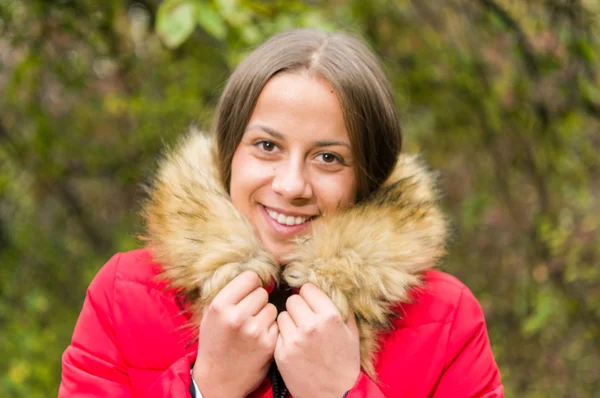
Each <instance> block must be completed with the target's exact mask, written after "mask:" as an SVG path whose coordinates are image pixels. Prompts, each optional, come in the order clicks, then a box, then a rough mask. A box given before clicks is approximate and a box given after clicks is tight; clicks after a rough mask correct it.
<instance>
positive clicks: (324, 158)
mask: <svg viewBox="0 0 600 398" xmlns="http://www.w3.org/2000/svg"><path fill="white" fill-rule="evenodd" d="M319 158H320V159H321V162H323V163H328V164H331V163H343V161H342V160H341V159H340V157H339V156H337V155H334V154H333V153H329V152H324V153H321V154H320V155H319Z"/></svg>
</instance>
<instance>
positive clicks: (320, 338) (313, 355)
mask: <svg viewBox="0 0 600 398" xmlns="http://www.w3.org/2000/svg"><path fill="white" fill-rule="evenodd" d="M286 307H287V312H282V313H281V314H279V317H278V318H277V324H278V325H279V337H278V338H277V345H276V346H275V361H276V362H277V367H278V369H279V371H280V373H281V376H282V377H283V380H284V381H285V384H286V386H287V387H288V389H289V390H290V393H291V394H292V395H293V396H294V397H295V398H304V397H332V398H341V397H342V395H344V393H345V392H346V391H348V390H349V389H351V388H352V386H354V384H355V383H356V380H358V377H359V375H360V349H359V335H358V329H357V326H356V320H355V319H354V314H351V315H350V317H349V319H348V321H346V322H344V320H343V319H342V317H341V315H340V313H339V311H338V309H337V308H336V307H335V305H334V304H333V303H332V302H331V300H330V299H329V297H327V295H326V294H325V293H324V292H323V291H322V290H321V289H319V288H318V287H316V286H315V285H312V284H310V283H308V284H306V285H303V286H302V288H301V289H300V294H299V295H293V296H291V297H290V298H289V299H288V300H287V303H286Z"/></svg>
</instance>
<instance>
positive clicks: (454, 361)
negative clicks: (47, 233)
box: [59, 250, 503, 398]
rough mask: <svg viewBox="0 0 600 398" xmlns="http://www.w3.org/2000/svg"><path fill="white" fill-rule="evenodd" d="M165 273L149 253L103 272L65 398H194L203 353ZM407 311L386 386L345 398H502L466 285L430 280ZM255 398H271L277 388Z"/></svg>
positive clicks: (381, 365) (394, 335) (381, 368)
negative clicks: (194, 372) (161, 275)
mask: <svg viewBox="0 0 600 398" xmlns="http://www.w3.org/2000/svg"><path fill="white" fill-rule="evenodd" d="M158 271H159V266H158V265H157V264H155V263H153V262H152V259H151V257H150V255H149V253H148V251H145V250H139V251H133V252H129V253H124V254H118V255H116V256H114V257H113V258H112V259H111V260H110V261H109V262H108V263H107V264H106V265H105V266H104V267H103V268H102V269H101V270H100V272H99V273H98V275H97V276H96V278H95V279H94V281H93V282H92V284H91V285H90V288H89V290H88V294H87V297H86V300H85V303H84V306H83V310H82V311H81V315H80V317H79V320H78V322H77V326H76V328H75V332H74V334H73V341H72V343H71V345H70V346H69V347H68V348H67V350H66V351H65V353H64V356H63V376H62V377H63V378H62V383H61V386H60V391H59V397H147V398H150V397H186V396H189V386H190V382H191V379H190V368H191V366H192V365H193V361H194V359H195V358H196V350H197V345H195V344H192V345H188V342H189V330H187V329H185V328H182V326H184V324H185V323H186V321H188V319H189V316H188V315H186V313H185V312H183V313H182V307H181V306H180V305H179V304H178V300H177V297H176V296H175V295H174V293H173V291H172V290H168V289H167V290H166V289H165V284H164V283H163V282H159V281H157V280H156V278H155V276H156V274H157V272H158ZM399 311H400V312H399V313H400V315H401V317H399V318H397V319H396V320H395V322H394V328H393V330H392V331H391V332H389V333H387V334H385V335H384V336H383V344H382V346H381V354H380V355H379V357H378V358H377V361H376V370H377V374H378V376H379V381H378V382H375V381H373V380H371V379H369V378H368V377H367V376H366V375H364V374H361V377H360V379H359V380H358V382H357V383H356V385H355V387H354V388H353V389H352V390H351V391H350V392H349V393H348V395H347V398H359V397H360V398H362V397H365V398H383V397H386V398H392V397H415V398H416V397H487V398H492V397H503V388H502V384H501V382H500V374H499V372H498V368H497V366H496V363H495V361H494V357H493V354H492V350H491V348H490V343H489V340H488V336H487V332H486V327H485V320H484V316H483V313H482V311H481V308H480V306H479V304H478V302H477V300H476V299H475V297H473V294H472V293H471V292H470V291H469V289H468V288H467V287H466V286H465V285H463V284H462V283H461V282H459V281H458V280H457V279H456V278H454V277H452V276H449V275H447V274H444V273H442V272H438V271H427V272H426V273H425V277H424V285H423V287H422V288H421V289H419V292H418V293H416V294H414V297H413V302H412V303H411V304H404V305H402V307H401V308H399ZM186 330H187V331H186ZM251 397H252V398H268V397H272V395H271V390H270V383H269V381H268V380H265V382H264V383H263V385H262V386H261V387H260V388H259V389H258V390H257V391H255V392H254V393H253V394H252V395H251Z"/></svg>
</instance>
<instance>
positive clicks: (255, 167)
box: [229, 148, 266, 216]
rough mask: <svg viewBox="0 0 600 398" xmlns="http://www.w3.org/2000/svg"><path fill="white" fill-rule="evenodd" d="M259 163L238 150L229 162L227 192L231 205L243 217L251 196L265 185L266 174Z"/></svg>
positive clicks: (241, 149)
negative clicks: (229, 179)
mask: <svg viewBox="0 0 600 398" xmlns="http://www.w3.org/2000/svg"><path fill="white" fill-rule="evenodd" d="M263 169H264V167H262V168H261V167H260V164H259V162H257V161H256V159H255V158H254V157H253V156H251V155H250V154H248V153H246V152H245V151H244V150H243V148H238V150H236V152H235V154H234V155H233V159H232V162H231V181H230V185H229V192H230V195H231V201H232V203H233V205H234V206H235V207H236V208H237V209H238V210H239V211H240V212H241V213H242V214H244V215H245V216H249V214H247V212H248V209H249V207H250V205H251V201H252V195H253V194H254V193H255V192H256V191H258V190H259V189H260V188H261V187H263V186H264V185H265V184H266V173H265V170H263Z"/></svg>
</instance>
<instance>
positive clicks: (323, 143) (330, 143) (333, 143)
mask: <svg viewBox="0 0 600 398" xmlns="http://www.w3.org/2000/svg"><path fill="white" fill-rule="evenodd" d="M253 129H259V130H262V131H264V132H265V133H267V134H269V135H270V136H272V137H274V138H277V139H279V140H282V141H285V136H284V135H283V134H282V133H280V132H279V131H277V130H274V129H272V128H270V127H267V126H264V125H262V124H253V125H250V126H248V128H246V131H248V130H253ZM338 145H339V146H345V147H347V148H349V149H352V147H351V146H350V144H348V143H347V142H344V141H330V140H326V141H316V142H315V146H318V147H327V146H338Z"/></svg>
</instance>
